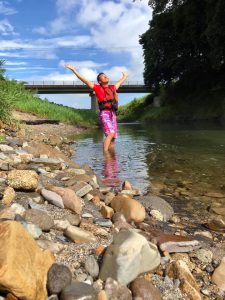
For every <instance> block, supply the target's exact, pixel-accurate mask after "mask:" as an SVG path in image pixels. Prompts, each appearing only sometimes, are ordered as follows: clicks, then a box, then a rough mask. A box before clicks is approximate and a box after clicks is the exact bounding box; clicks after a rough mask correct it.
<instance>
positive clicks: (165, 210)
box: [138, 195, 174, 221]
mask: <svg viewBox="0 0 225 300" xmlns="http://www.w3.org/2000/svg"><path fill="white" fill-rule="evenodd" d="M138 200H139V201H140V202H141V204H142V205H144V207H145V208H146V209H148V210H152V209H155V210H158V211H160V212H161V214H162V215H163V219H164V221H168V220H169V219H170V218H171V217H172V215H173V214H174V210H173V208H172V206H171V205H170V204H169V203H168V202H166V201H165V200H164V199H162V198H160V197H158V196H150V195H149V196H142V197H139V198H138Z"/></svg>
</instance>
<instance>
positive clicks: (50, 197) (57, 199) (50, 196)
mask: <svg viewBox="0 0 225 300" xmlns="http://www.w3.org/2000/svg"><path fill="white" fill-rule="evenodd" d="M41 195H42V196H43V197H44V198H45V199H46V200H47V201H48V202H49V203H51V204H53V205H55V206H57V207H60V208H64V204H63V200H62V197H61V196H59V195H58V194H57V193H55V192H52V191H49V190H46V189H41Z"/></svg>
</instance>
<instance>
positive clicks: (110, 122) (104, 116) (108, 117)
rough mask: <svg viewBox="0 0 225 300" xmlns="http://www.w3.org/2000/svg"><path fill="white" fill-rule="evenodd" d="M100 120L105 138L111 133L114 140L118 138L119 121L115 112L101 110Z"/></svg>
mask: <svg viewBox="0 0 225 300" xmlns="http://www.w3.org/2000/svg"><path fill="white" fill-rule="evenodd" d="M99 120H100V122H101V125H102V130H103V132H104V134H105V136H107V135H108V134H109V133H114V139H115V138H117V121H116V114H115V112H114V111H111V110H101V111H100V112H99Z"/></svg>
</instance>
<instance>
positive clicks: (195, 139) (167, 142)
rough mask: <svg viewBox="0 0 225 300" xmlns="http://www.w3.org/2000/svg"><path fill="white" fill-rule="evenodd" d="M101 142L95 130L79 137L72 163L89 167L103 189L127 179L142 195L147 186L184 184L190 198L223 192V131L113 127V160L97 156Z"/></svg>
mask: <svg viewBox="0 0 225 300" xmlns="http://www.w3.org/2000/svg"><path fill="white" fill-rule="evenodd" d="M102 139H103V135H102V132H101V130H100V129H94V130H92V131H89V132H87V133H85V134H83V135H80V136H79V137H78V138H77V141H76V143H75V148H76V154H75V157H74V159H75V160H76V161H77V162H79V163H80V164H86V163H87V164H89V165H90V166H91V167H92V168H93V170H94V171H95V172H96V173H97V174H98V175H99V176H101V177H102V179H103V180H104V181H105V183H106V184H107V185H111V186H118V185H120V184H121V182H122V181H124V180H129V181H130V182H131V183H132V184H133V185H135V186H136V187H138V188H140V189H141V190H142V191H143V192H147V191H148V190H149V189H150V186H151V183H153V184H154V183H158V182H161V183H164V184H166V185H168V186H171V185H178V186H179V185H180V186H182V185H183V183H184V184H185V185H186V184H189V188H188V190H191V191H192V192H193V191H194V194H195V195H202V194H204V193H207V192H208V191H214V192H223V190H224V189H225V128H221V127H217V126H215V125H206V126H203V125H200V126H199V125H198V126H197V125H196V126H184V125H183V126H171V125H164V126H158V125H157V126H156V125H155V126H153V125H145V126H144V125H140V124H119V137H118V139H117V141H116V151H115V156H114V157H113V158H112V157H107V158H106V157H104V156H103V153H102ZM182 182H183V183H182Z"/></svg>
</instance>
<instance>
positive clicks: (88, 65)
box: [59, 60, 107, 69]
mask: <svg viewBox="0 0 225 300" xmlns="http://www.w3.org/2000/svg"><path fill="white" fill-rule="evenodd" d="M65 64H70V65H72V66H74V67H77V68H78V69H80V68H100V67H103V66H106V65H107V63H96V62H94V61H92V60H83V61H65V60H60V62H59V66H60V67H64V66H65Z"/></svg>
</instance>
